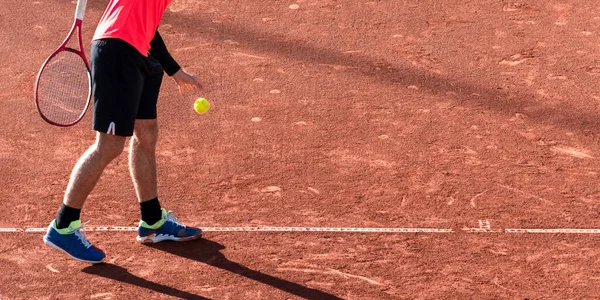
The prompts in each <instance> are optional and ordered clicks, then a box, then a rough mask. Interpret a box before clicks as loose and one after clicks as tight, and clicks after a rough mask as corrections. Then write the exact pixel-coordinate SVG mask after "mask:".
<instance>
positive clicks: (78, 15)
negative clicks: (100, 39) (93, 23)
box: [34, 0, 92, 127]
mask: <svg viewBox="0 0 600 300" xmlns="http://www.w3.org/2000/svg"><path fill="white" fill-rule="evenodd" d="M86 4H87V0H78V1H77V8H76V10H75V21H74V22H73V25H72V26H71V30H70V31H69V34H68V35H67V37H66V38H65V40H64V41H63V42H62V43H61V44H60V46H59V47H58V48H57V49H56V50H55V51H54V52H52V54H50V56H48V58H47V59H46V60H45V61H44V63H43V64H42V67H41V68H40V71H39V72H38V75H37V78H36V81H35V91H34V94H35V107H36V109H37V111H38V113H39V114H40V117H42V119H43V120H44V121H46V122H48V123H49V124H52V125H55V126H59V127H69V126H73V125H75V124H77V123H79V121H81V119H83V117H84V116H85V113H86V112H87V110H88V108H89V106H90V102H91V101H90V100H91V98H92V76H91V71H90V64H89V63H88V60H87V58H86V56H85V53H84V48H83V39H82V37H81V27H82V25H81V24H82V22H83V15H84V12H85V7H86ZM75 31H77V41H78V44H79V50H76V49H73V48H70V47H67V44H68V43H69V41H71V38H72V37H73V34H74V33H75ZM62 51H68V52H72V53H74V54H77V55H79V57H81V59H82V60H83V62H84V64H85V67H86V71H87V72H86V73H87V76H88V96H87V100H86V103H85V107H84V108H83V110H82V111H81V114H80V115H79V116H78V117H77V119H75V120H74V121H73V122H71V123H68V124H61V123H57V122H55V121H52V120H50V119H49V118H48V117H46V116H44V114H43V113H42V111H41V109H40V107H39V95H38V87H39V83H40V78H41V77H42V74H43V73H44V69H45V68H46V65H47V64H48V62H49V61H50V60H51V59H52V58H54V57H55V56H56V55H58V54H59V53H60V52H62Z"/></svg>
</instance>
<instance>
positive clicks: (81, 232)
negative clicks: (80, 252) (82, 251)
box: [74, 221, 92, 249]
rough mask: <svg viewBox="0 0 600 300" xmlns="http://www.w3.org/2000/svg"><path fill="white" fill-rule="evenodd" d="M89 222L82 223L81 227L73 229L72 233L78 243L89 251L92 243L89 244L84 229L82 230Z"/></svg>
mask: <svg viewBox="0 0 600 300" xmlns="http://www.w3.org/2000/svg"><path fill="white" fill-rule="evenodd" d="M89 222H90V221H87V222H85V223H83V225H81V227H79V228H77V229H75V231H74V233H75V236H76V237H77V238H78V239H79V241H80V242H81V243H82V244H83V245H84V246H85V247H86V248H87V249H89V248H90V247H92V243H90V242H89V241H88V240H87V239H86V238H85V235H84V233H85V229H84V228H83V227H84V226H85V224H87V223H89Z"/></svg>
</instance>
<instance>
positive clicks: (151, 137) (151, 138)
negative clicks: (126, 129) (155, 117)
mask: <svg viewBox="0 0 600 300" xmlns="http://www.w3.org/2000/svg"><path fill="white" fill-rule="evenodd" d="M157 140H158V123H156V122H152V121H145V122H136V125H135V130H134V132H133V139H132V143H135V146H137V147H142V148H147V149H153V148H155V147H156V142H157Z"/></svg>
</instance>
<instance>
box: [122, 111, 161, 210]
mask: <svg viewBox="0 0 600 300" xmlns="http://www.w3.org/2000/svg"><path fill="white" fill-rule="evenodd" d="M134 128H135V129H134V133H133V137H132V138H131V147H130V149H129V172H130V173H131V179H132V180H133V186H134V187H135V192H136V194H137V198H138V202H140V203H141V202H145V201H148V200H151V199H154V198H156V197H158V191H157V187H156V185H157V184H156V142H157V140H158V121H157V120H156V119H151V120H136V121H135V127H134Z"/></svg>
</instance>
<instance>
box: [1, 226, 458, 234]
mask: <svg viewBox="0 0 600 300" xmlns="http://www.w3.org/2000/svg"><path fill="white" fill-rule="evenodd" d="M200 228H201V229H202V231H204V232H232V231H233V232H363V233H367V232H377V233H388V232H389V233H394V232H395V233H417V232H424V233H451V232H454V231H453V230H452V229H444V228H348V227H273V226H262V227H261V226H257V227H200ZM46 230H47V228H35V227H31V228H2V227H0V233H3V232H4V233H6V232H27V233H32V232H46ZM85 231H121V232H122V231H137V227H129V226H86V227H85Z"/></svg>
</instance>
